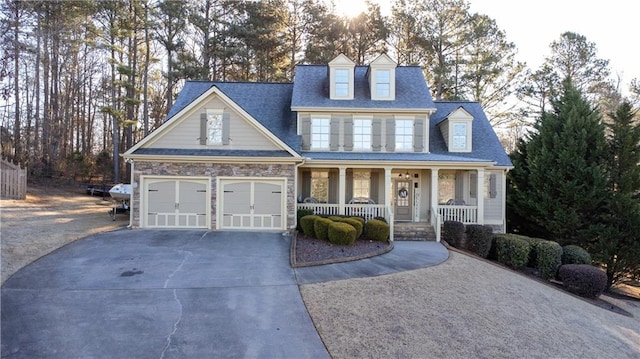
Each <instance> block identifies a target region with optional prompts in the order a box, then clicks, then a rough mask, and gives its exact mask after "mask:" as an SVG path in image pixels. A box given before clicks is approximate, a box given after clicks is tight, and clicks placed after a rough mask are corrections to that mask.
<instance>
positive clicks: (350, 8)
mask: <svg viewBox="0 0 640 359" xmlns="http://www.w3.org/2000/svg"><path fill="white" fill-rule="evenodd" d="M334 4H335V6H336V14H338V15H340V16H346V17H349V18H354V17H356V16H358V15H360V14H361V13H363V12H366V11H367V5H366V4H365V2H364V0H334Z"/></svg>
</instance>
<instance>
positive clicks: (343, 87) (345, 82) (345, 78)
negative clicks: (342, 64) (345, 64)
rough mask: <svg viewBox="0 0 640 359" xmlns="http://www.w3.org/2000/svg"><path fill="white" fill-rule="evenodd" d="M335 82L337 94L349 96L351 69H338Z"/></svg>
mask: <svg viewBox="0 0 640 359" xmlns="http://www.w3.org/2000/svg"><path fill="white" fill-rule="evenodd" d="M335 82H336V84H335V86H336V87H335V95H336V96H337V97H347V96H349V70H346V69H336V71H335Z"/></svg>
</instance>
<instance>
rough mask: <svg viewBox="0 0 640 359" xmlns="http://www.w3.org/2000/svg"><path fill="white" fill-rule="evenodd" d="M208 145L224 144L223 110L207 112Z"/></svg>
mask: <svg viewBox="0 0 640 359" xmlns="http://www.w3.org/2000/svg"><path fill="white" fill-rule="evenodd" d="M207 144H208V145H221V144H222V110H215V109H208V110H207Z"/></svg>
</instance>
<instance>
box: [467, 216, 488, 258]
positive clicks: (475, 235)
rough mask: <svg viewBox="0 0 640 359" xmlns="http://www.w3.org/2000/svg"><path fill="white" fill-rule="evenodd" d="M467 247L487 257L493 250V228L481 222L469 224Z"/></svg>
mask: <svg viewBox="0 0 640 359" xmlns="http://www.w3.org/2000/svg"><path fill="white" fill-rule="evenodd" d="M466 232H467V248H468V249H469V250H470V251H471V252H473V253H475V254H477V255H479V256H480V257H482V258H487V256H488V255H489V251H490V250H491V243H492V240H493V230H492V229H491V227H488V226H483V225H480V224H470V225H468V226H467V231H466Z"/></svg>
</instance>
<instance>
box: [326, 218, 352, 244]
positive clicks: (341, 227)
mask: <svg viewBox="0 0 640 359" xmlns="http://www.w3.org/2000/svg"><path fill="white" fill-rule="evenodd" d="M356 234H357V232H356V229H355V228H354V227H353V226H352V225H350V224H348V223H344V222H331V224H329V242H331V243H333V244H338V245H351V244H353V243H354V242H355V241H356Z"/></svg>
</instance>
